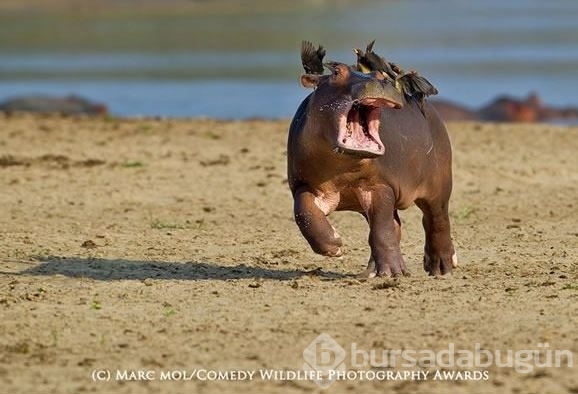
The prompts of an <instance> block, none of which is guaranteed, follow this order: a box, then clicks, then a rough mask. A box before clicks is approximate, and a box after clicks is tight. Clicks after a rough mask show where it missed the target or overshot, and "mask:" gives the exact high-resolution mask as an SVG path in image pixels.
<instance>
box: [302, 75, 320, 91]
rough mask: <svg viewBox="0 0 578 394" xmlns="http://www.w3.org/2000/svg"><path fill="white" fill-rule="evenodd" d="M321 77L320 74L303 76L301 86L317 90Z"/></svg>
mask: <svg viewBox="0 0 578 394" xmlns="http://www.w3.org/2000/svg"><path fill="white" fill-rule="evenodd" d="M320 78H321V75H318V74H303V75H302V76H301V85H303V87H305V88H312V89H315V88H316V87H317V85H319V79H320Z"/></svg>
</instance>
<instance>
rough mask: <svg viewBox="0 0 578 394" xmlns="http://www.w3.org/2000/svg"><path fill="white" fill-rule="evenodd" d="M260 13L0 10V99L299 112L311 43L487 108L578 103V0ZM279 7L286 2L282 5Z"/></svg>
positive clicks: (453, 0)
mask: <svg viewBox="0 0 578 394" xmlns="http://www.w3.org/2000/svg"><path fill="white" fill-rule="evenodd" d="M270 3H271V2H269V3H264V4H266V5H264V6H262V7H257V8H258V10H257V9H256V10H253V11H251V10H247V7H245V9H240V10H232V11H231V10H227V11H223V10H219V12H212V11H202V12H201V11H197V10H195V9H193V10H192V11H191V10H189V11H187V12H175V13H166V12H165V13H144V12H143V13H142V14H135V13H116V14H110V13H100V14H99V13H95V14H94V15H93V13H91V12H86V13H78V14H74V15H68V14H66V13H64V14H62V13H60V14H58V13H57V14H53V13H52V14H51V13H48V14H42V13H34V14H31V13H29V12H20V13H18V12H16V13H14V12H13V13H10V14H7V12H2V10H1V8H0V100H3V99H5V98H7V97H11V96H17V95H25V94H50V95H67V94H72V93H74V94H78V95H81V96H85V97H87V98H90V99H92V100H95V101H99V102H103V103H106V104H107V105H108V106H109V108H110V109H111V111H112V112H113V113H114V114H117V115H121V116H138V115H147V116H155V115H159V116H178V117H189V116H210V117H218V118H248V117H264V118H280V117H281V118H287V117H290V116H292V114H293V112H294V110H295V108H296V107H297V105H298V103H299V102H300V100H301V99H302V98H303V97H305V95H306V94H308V91H307V90H306V89H304V88H301V87H300V86H299V84H298V78H299V75H300V74H301V72H302V69H301V66H300V60H299V45H300V40H301V39H310V40H312V41H314V42H320V43H322V44H324V45H325V46H326V47H327V49H328V59H332V60H340V61H344V62H349V63H352V62H353V61H354V55H353V53H352V52H351V49H352V48H353V47H364V46H365V44H366V43H367V42H368V41H370V40H371V39H374V38H376V39H377V44H376V50H377V52H378V53H380V54H381V55H383V56H385V57H386V58H388V59H389V60H392V61H395V62H397V63H399V64H401V65H402V66H403V67H405V68H408V69H411V68H415V69H417V70H419V71H420V73H422V74H423V75H425V76H426V77H428V79H430V81H432V82H433V83H434V85H436V87H437V88H438V90H439V91H440V97H443V98H447V99H451V100H453V101H457V102H461V103H463V104H466V105H469V106H474V107H475V106H480V105H482V104H484V103H485V102H487V101H489V100H491V99H493V98H494V97H495V96H497V95H500V94H510V95H514V96H520V97H523V96H526V95H527V94H528V93H530V92H537V93H538V94H539V95H540V97H541V98H542V100H543V101H544V102H545V103H547V104H549V105H560V106H566V105H573V106H578V96H577V94H576V92H577V91H578V22H577V21H578V2H576V1H575V0H551V1H547V2H544V1H541V0H540V1H538V0H525V1H523V0H513V1H508V2H505V1H497V0H488V1H484V2H473V1H464V0H439V1H429V0H422V1H411V0H408V1H391V2H390V1H388V2H371V1H366V2H355V3H354V2H351V3H349V2H346V1H345V2H339V3H338V4H339V5H338V6H334V7H331V6H330V5H331V4H334V3H333V2H323V1H302V2H290V3H291V4H292V5H291V6H288V5H287V4H289V2H283V1H280V2H279V3H277V4H282V5H284V6H283V7H281V6H278V5H277V6H275V7H273V6H267V4H270ZM272 3H274V2H272Z"/></svg>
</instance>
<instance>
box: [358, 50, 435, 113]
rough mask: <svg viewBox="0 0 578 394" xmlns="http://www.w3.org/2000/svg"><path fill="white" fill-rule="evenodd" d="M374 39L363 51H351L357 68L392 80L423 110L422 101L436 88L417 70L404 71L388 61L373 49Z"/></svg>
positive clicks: (433, 92) (433, 93) (432, 93)
mask: <svg viewBox="0 0 578 394" xmlns="http://www.w3.org/2000/svg"><path fill="white" fill-rule="evenodd" d="M374 45H375V40H373V41H371V42H370V43H369V44H368V45H367V47H366V49H365V52H363V51H362V50H361V49H358V48H355V49H354V50H353V52H355V54H356V55H357V69H358V70H359V71H361V72H363V73H370V72H373V71H378V72H381V73H382V74H383V76H384V77H385V78H386V79H388V80H390V81H392V82H393V84H394V85H395V87H396V88H397V89H398V90H399V91H400V92H402V93H403V94H404V95H405V96H406V97H408V98H409V97H413V98H415V99H416V100H417V102H418V103H419V105H420V109H421V111H422V112H424V109H423V103H424V100H425V98H426V97H427V96H431V95H436V94H437V93H438V90H437V89H436V88H435V87H434V86H433V85H432V84H431V83H430V82H429V81H428V80H427V79H426V78H425V77H423V76H421V75H419V74H418V73H417V71H414V70H411V71H407V72H406V71H404V70H403V69H402V68H401V67H400V66H399V65H397V64H395V63H392V62H388V61H386V60H385V59H384V58H382V57H381V56H379V55H378V54H377V53H375V52H374V51H373V46H374Z"/></svg>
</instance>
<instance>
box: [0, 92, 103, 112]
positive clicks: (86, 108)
mask: <svg viewBox="0 0 578 394" xmlns="http://www.w3.org/2000/svg"><path fill="white" fill-rule="evenodd" d="M0 112H6V113H12V112H35V113H40V114H48V113H56V114H61V115H90V116H101V115H106V114H107V113H108V109H107V108H106V106H105V105H103V104H99V103H93V102H91V101H89V100H87V99H85V98H82V97H79V96H74V95H71V96H66V97H51V96H23V97H14V98H11V99H8V100H6V101H4V102H2V103H0Z"/></svg>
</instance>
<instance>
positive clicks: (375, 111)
mask: <svg viewBox="0 0 578 394" xmlns="http://www.w3.org/2000/svg"><path fill="white" fill-rule="evenodd" d="M380 117H381V108H380V107H376V106H373V105H365V104H355V105H353V106H352V107H351V109H350V110H349V112H348V113H347V116H346V117H345V119H344V120H345V121H342V122H341V127H340V130H339V136H338V141H337V147H336V151H337V152H341V153H347V154H352V155H355V156H360V157H376V156H381V155H383V153H384V151H385V149H384V147H383V143H382V142H381V138H379V121H380Z"/></svg>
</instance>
